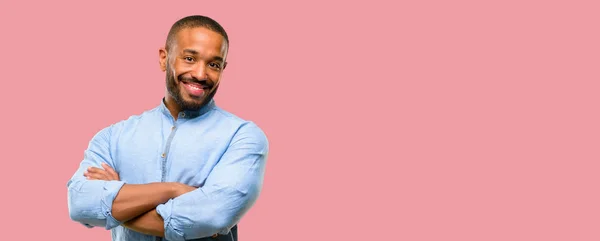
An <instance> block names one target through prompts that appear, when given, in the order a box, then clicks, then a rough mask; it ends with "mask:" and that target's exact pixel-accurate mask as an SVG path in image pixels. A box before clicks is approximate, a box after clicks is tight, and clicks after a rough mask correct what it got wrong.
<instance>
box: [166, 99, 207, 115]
mask: <svg viewBox="0 0 600 241" xmlns="http://www.w3.org/2000/svg"><path fill="white" fill-rule="evenodd" d="M213 107H215V100H214V99H211V100H210V101H209V102H208V103H206V105H204V106H202V107H201V108H200V109H198V110H184V111H181V112H179V116H178V118H185V119H191V118H195V117H198V116H201V115H203V114H205V113H206V112H208V111H210V110H211V109H212V108H213ZM159 108H160V110H161V112H162V113H163V114H165V115H167V116H169V117H172V116H171V112H170V111H169V109H168V108H167V105H166V104H165V98H164V97H163V98H162V99H161V101H160V107H159Z"/></svg>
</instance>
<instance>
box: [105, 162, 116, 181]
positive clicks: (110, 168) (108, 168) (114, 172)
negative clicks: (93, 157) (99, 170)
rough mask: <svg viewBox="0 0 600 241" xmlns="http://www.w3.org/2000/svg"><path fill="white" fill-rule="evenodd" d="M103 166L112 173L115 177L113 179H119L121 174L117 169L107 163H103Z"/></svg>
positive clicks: (109, 173)
mask: <svg viewBox="0 0 600 241" xmlns="http://www.w3.org/2000/svg"><path fill="white" fill-rule="evenodd" d="M102 167H104V170H106V172H108V175H110V176H111V177H112V178H113V180H119V174H118V173H117V172H116V171H115V169H113V168H112V167H110V166H109V165H108V164H106V163H102Z"/></svg>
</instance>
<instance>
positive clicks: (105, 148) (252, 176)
mask: <svg viewBox="0 0 600 241" xmlns="http://www.w3.org/2000/svg"><path fill="white" fill-rule="evenodd" d="M113 128H118V126H115V125H113V126H110V127H107V128H105V129H103V130H102V131H100V132H98V133H97V134H96V135H95V136H94V138H92V140H91V141H90V144H89V146H88V148H87V149H86V151H85V156H84V159H83V161H82V162H81V164H80V166H79V169H78V170H77V171H76V172H75V174H74V175H73V177H72V178H71V179H70V180H69V182H68V184H67V186H68V205H69V215H70V217H71V219H72V220H74V221H77V222H79V223H82V224H84V225H86V226H88V227H104V228H105V229H113V228H115V227H117V226H119V225H121V226H123V227H125V228H129V229H132V230H135V231H138V232H140V233H145V234H149V235H154V236H161V237H166V238H167V239H169V240H186V239H195V238H202V237H207V236H211V235H213V234H216V233H219V232H227V231H228V230H229V229H230V228H231V227H233V226H234V225H235V224H236V223H237V222H238V221H239V220H240V219H241V217H242V216H243V215H244V214H245V213H246V212H247V211H248V209H249V208H250V207H251V206H252V205H253V204H254V202H255V201H256V199H257V197H258V195H259V193H260V191H261V188H262V181H263V175H264V170H265V162H266V157H267V152H268V143H267V139H266V136H265V135H264V133H263V132H262V131H261V130H260V129H258V127H257V126H256V125H254V124H253V123H248V124H246V125H243V126H242V127H241V128H240V129H239V130H238V132H237V134H236V135H235V136H234V138H233V139H232V141H231V144H230V145H229V147H228V148H227V151H226V152H225V153H224V154H223V156H222V157H221V159H220V160H219V162H218V163H217V165H216V166H215V167H214V168H213V170H212V171H211V173H210V174H209V176H208V178H207V180H206V181H205V183H204V186H203V187H191V186H188V185H185V184H181V183H174V182H171V183H148V184H127V183H125V182H124V181H121V180H120V178H119V175H118V174H117V172H116V171H115V170H114V162H113V160H112V159H111V149H113V148H111V144H112V143H113V141H111V140H112V139H114V138H113V137H112V136H111V133H113V131H115V130H114V129H113ZM114 133H118V131H115V132H114Z"/></svg>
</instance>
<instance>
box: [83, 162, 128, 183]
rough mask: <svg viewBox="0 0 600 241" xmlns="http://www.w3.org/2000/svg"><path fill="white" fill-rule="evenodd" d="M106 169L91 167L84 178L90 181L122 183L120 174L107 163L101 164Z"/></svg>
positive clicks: (84, 174)
mask: <svg viewBox="0 0 600 241" xmlns="http://www.w3.org/2000/svg"><path fill="white" fill-rule="evenodd" d="M101 165H102V167H103V168H104V169H101V168H97V167H89V168H88V169H87V171H86V172H84V173H83V176H85V177H87V179H88V180H104V181H120V180H121V179H120V178H119V174H117V172H116V171H115V170H114V169H112V168H111V167H110V166H109V165H107V164H106V163H102V164H101Z"/></svg>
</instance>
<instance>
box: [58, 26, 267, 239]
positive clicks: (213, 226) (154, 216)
mask: <svg viewBox="0 0 600 241" xmlns="http://www.w3.org/2000/svg"><path fill="white" fill-rule="evenodd" d="M228 47H229V39H228V37H227V33H226V32H225V30H224V29H223V28H222V27H221V25H219V24H218V23H217V22H215V21H214V20H213V19H211V18H208V17H205V16H189V17H185V18H183V19H181V20H179V21H177V22H176V23H175V24H174V25H173V26H172V28H171V30H170V31H169V34H168V37H167V41H166V44H165V47H164V48H161V49H160V50H159V60H160V61H159V62H160V67H161V69H162V71H164V72H166V93H165V97H164V98H162V100H161V102H160V104H159V105H158V106H157V107H156V108H154V109H152V110H148V111H145V112H143V113H141V114H139V115H133V116H131V117H129V118H128V119H126V120H122V121H119V122H117V123H114V124H112V125H110V126H108V127H105V128H104V129H102V130H101V131H99V132H98V133H97V134H96V135H95V136H94V137H93V138H92V140H91V141H90V143H89V146H88V148H87V149H86V150H85V153H84V159H83V161H82V162H81V163H80V166H79V168H78V169H77V171H76V172H75V174H74V175H73V176H72V178H71V179H70V180H69V182H68V184H67V186H68V207H69V215H70V217H71V219H72V220H74V221H77V222H79V223H82V224H83V225H85V226H87V227H90V228H91V227H103V228H106V229H108V230H111V233H112V240H114V241H155V240H161V239H162V240H171V241H177V240H204V239H206V240H215V239H217V240H237V223H238V222H239V220H240V219H241V217H242V216H243V215H244V214H245V213H246V212H247V211H248V210H249V208H250V207H251V206H252V205H253V204H254V202H255V201H256V199H257V197H258V195H259V193H260V191H261V189H262V183H263V176H264V172H265V162H266V159H267V153H268V141H267V138H266V136H265V134H264V132H263V131H262V130H261V129H260V128H259V127H258V126H257V125H255V124H254V123H253V122H251V121H246V120H243V119H241V118H239V117H236V116H234V115H233V114H231V113H229V112H227V111H225V110H223V109H221V108H219V107H217V106H216V104H215V101H214V100H213V96H214V95H215V93H216V91H217V88H218V85H219V81H220V80H221V74H222V71H223V70H224V69H225V67H226V65H227V62H226V58H227V51H228Z"/></svg>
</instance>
